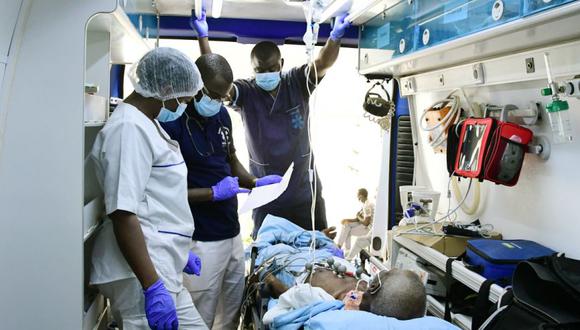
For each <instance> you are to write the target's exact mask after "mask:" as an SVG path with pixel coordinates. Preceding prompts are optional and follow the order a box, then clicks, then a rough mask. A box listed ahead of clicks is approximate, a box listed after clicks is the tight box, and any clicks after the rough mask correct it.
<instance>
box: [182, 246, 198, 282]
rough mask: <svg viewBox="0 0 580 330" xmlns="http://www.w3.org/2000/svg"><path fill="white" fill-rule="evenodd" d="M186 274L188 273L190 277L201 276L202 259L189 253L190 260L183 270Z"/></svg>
mask: <svg viewBox="0 0 580 330" xmlns="http://www.w3.org/2000/svg"><path fill="white" fill-rule="evenodd" d="M183 271H184V272H186V273H188V274H189V275H196V276H199V275H201V259H199V257H198V256H197V254H195V253H193V252H191V251H189V258H188V260H187V265H185V268H184V269H183Z"/></svg>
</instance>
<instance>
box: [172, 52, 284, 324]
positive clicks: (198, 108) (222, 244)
mask: <svg viewBox="0 0 580 330" xmlns="http://www.w3.org/2000/svg"><path fill="white" fill-rule="evenodd" d="M195 64H196V65H197V67H198V69H199V71H200V72H201V77H202V79H203V83H204V87H203V88H202V89H201V91H199V92H198V93H197V95H195V97H194V99H193V102H191V103H189V105H188V107H187V109H186V110H185V113H184V114H183V116H181V117H180V118H179V119H177V120H175V121H170V122H165V123H162V124H161V125H162V126H163V128H164V129H165V130H166V131H167V132H168V133H169V135H170V136H171V138H172V139H174V140H177V141H178V142H179V145H180V146H181V152H182V154H183V158H184V159H185V164H186V165H187V170H188V175H187V186H188V198H189V205H190V208H191V212H192V213H193V218H194V220H195V232H194V233H193V247H192V249H191V251H192V252H194V253H195V254H196V255H198V256H199V257H200V259H201V261H202V264H203V272H202V273H201V277H200V278H196V277H193V276H188V275H185V277H184V283H185V287H186V288H187V289H188V290H189V292H190V294H191V297H192V299H193V302H194V303H195V306H196V307H197V310H198V311H199V313H200V314H201V317H202V318H203V320H204V321H205V323H206V324H207V326H208V327H209V328H210V329H211V328H213V329H237V327H238V322H239V308H240V305H241V303H242V296H243V291H244V271H245V267H244V247H243V244H242V238H241V234H240V224H239V221H238V200H237V197H236V195H237V194H238V193H243V192H249V190H248V189H243V188H240V187H244V188H254V187H255V186H258V187H259V186H264V185H268V184H272V183H277V182H280V181H281V180H282V178H281V177H280V176H277V175H270V176H266V177H262V178H259V179H257V178H256V177H254V176H253V175H250V174H249V173H248V171H247V170H246V169H245V168H244V167H243V166H242V164H241V163H240V161H239V160H238V158H237V156H236V150H235V147H234V141H233V139H232V121H231V119H230V116H229V114H228V111H227V110H226V108H225V107H224V106H223V102H222V100H223V99H224V98H225V97H226V96H227V94H228V91H229V90H230V88H231V87H232V82H233V73H232V69H231V68H230V65H229V64H228V62H227V61H226V59H225V58H223V57H222V56H220V55H217V54H206V55H202V56H201V57H199V58H198V59H197V60H196V62H195Z"/></svg>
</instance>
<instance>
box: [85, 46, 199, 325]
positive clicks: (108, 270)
mask: <svg viewBox="0 0 580 330" xmlns="http://www.w3.org/2000/svg"><path fill="white" fill-rule="evenodd" d="M131 80H132V82H133V86H134V87H135V92H133V93H132V94H131V95H129V96H128V97H127V98H126V99H125V100H123V102H121V103H120V104H119V105H118V106H117V108H116V109H115V111H114V112H113V114H112V115H111V117H110V118H109V120H108V121H107V123H106V125H105V126H104V127H103V129H102V130H101V131H100V132H99V134H98V136H97V138H96V140H95V143H94V145H93V149H92V151H91V154H90V156H91V158H92V160H93V161H94V164H95V172H96V175H97V179H98V181H99V184H100V185H101V187H102V189H103V192H104V200H105V208H106V213H107V219H106V220H105V222H104V224H103V227H102V229H101V230H100V231H99V233H98V234H97V236H96V241H95V245H94V249H93V255H92V269H91V280H90V282H91V284H93V285H97V286H98V288H99V290H100V291H101V293H103V295H104V296H105V297H107V298H108V299H109V301H110V303H111V311H112V313H113V316H114V318H115V320H116V321H117V322H118V323H119V325H120V327H121V329H124V330H133V329H143V330H144V329H149V328H150V329H163V330H168V329H172V330H177V329H178V328H179V329H207V327H206V325H205V323H204V322H203V319H202V318H201V317H200V315H199V313H198V312H197V310H196V308H195V306H194V305H193V303H192V300H191V296H190V295H189V292H188V291H187V290H186V289H185V288H184V287H183V272H186V273H190V274H193V273H197V274H199V259H198V258H197V257H196V256H195V255H194V254H193V253H191V252H190V250H189V248H190V245H191V236H192V235H193V233H194V223H193V218H192V215H191V211H190V209H189V206H188V204H187V178H186V175H187V168H186V167H185V163H184V160H183V157H182V156H181V151H180V149H179V144H178V143H177V142H176V141H174V140H172V139H171V138H170V137H169V136H168V135H167V133H166V132H165V131H164V130H163V128H161V126H160V125H159V121H163V120H168V119H171V118H175V117H179V116H180V115H181V113H183V111H184V110H185V107H186V103H187V102H189V101H190V100H191V99H192V97H193V96H194V95H196V94H197V92H198V91H199V90H200V89H201V86H202V81H201V77H200V73H199V71H198V69H197V68H196V66H195V64H194V63H193V62H192V61H191V60H190V59H189V58H188V57H187V56H186V55H185V54H183V53H181V52H179V51H177V50H175V49H172V48H157V49H154V50H152V51H150V52H148V53H147V54H145V55H144V56H143V58H142V59H141V60H140V61H139V63H138V64H137V65H136V67H134V71H133V72H132V74H131Z"/></svg>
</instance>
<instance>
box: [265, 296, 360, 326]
mask: <svg viewBox="0 0 580 330" xmlns="http://www.w3.org/2000/svg"><path fill="white" fill-rule="evenodd" d="M343 307H344V303H343V302H342V301H338V300H334V301H319V302H316V303H313V304H310V305H308V306H304V307H302V308H298V309H295V310H293V311H291V312H289V313H286V314H284V315H280V316H278V317H276V318H275V319H274V322H273V323H272V324H271V325H270V328H271V329H272V330H298V329H301V328H302V326H304V324H305V323H306V322H308V320H311V319H312V318H313V317H315V316H316V315H318V314H320V313H325V312H328V311H334V310H340V309H342V308H343ZM351 329H352V328H351Z"/></svg>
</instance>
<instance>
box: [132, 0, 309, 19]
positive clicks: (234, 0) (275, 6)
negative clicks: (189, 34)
mask: <svg viewBox="0 0 580 330" xmlns="http://www.w3.org/2000/svg"><path fill="white" fill-rule="evenodd" d="M154 3H156V4H157V8H158V10H159V13H160V14H161V15H163V16H189V15H190V14H191V9H192V8H193V7H194V0H156V1H154V0H129V1H127V6H126V11H127V12H129V13H150V14H153V13H155V10H154V7H153V4H154ZM212 5H213V0H204V7H205V8H208V9H209V10H208V14H209V15H208V16H211V9H212ZM221 17H222V18H241V19H261V20H277V21H304V11H303V9H302V2H301V1H296V0H292V1H290V0H223V7H222V13H221Z"/></svg>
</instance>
